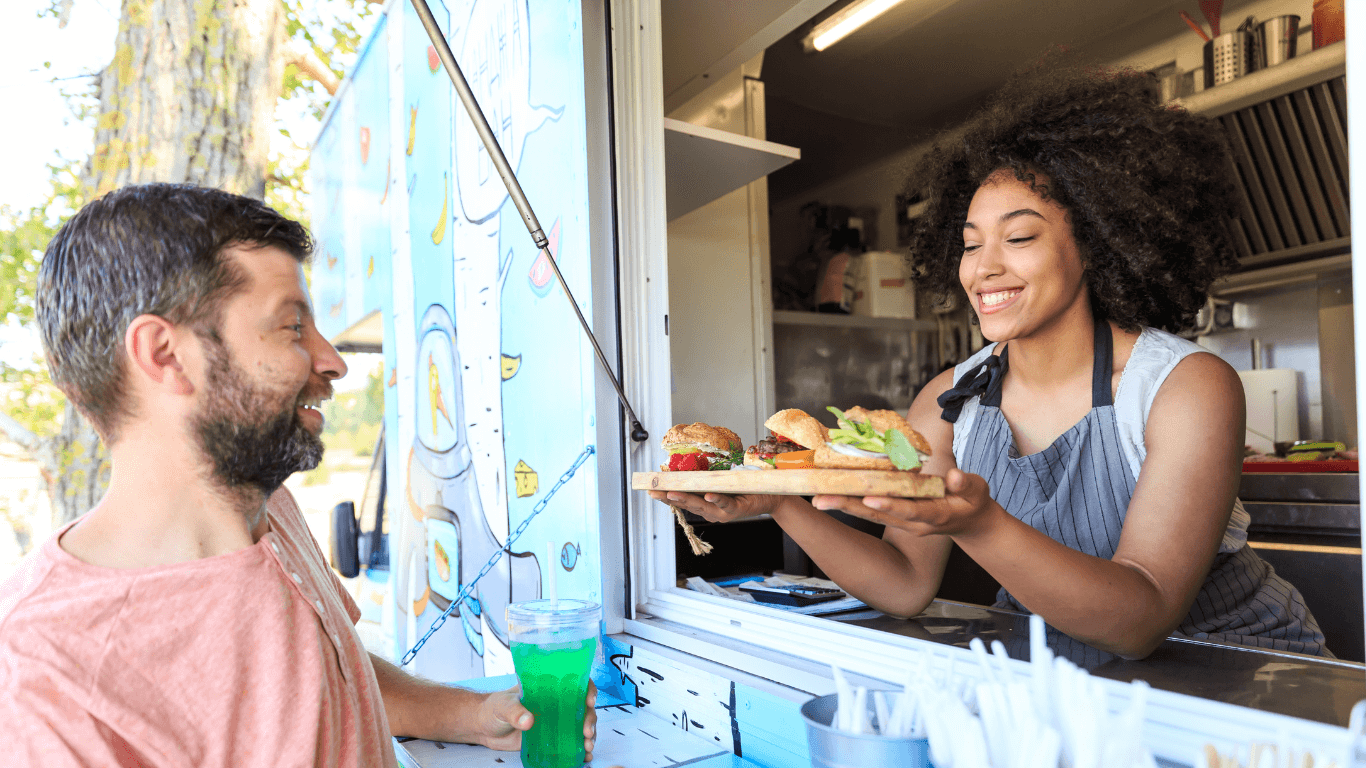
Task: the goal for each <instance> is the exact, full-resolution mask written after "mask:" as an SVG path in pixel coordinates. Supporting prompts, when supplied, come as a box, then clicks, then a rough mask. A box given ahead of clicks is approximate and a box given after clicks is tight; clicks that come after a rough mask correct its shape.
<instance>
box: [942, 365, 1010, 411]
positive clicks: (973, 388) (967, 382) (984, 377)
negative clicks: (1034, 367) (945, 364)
mask: <svg viewBox="0 0 1366 768" xmlns="http://www.w3.org/2000/svg"><path fill="white" fill-rule="evenodd" d="M1004 354H1005V352H1004V350H1002V355H1001V356H997V355H989V356H988V357H987V359H986V360H985V361H984V362H983V363H982V364H981V365H979V366H977V367H976V368H973V369H972V370H970V371H968V372H967V373H965V374H963V376H962V377H961V378H959V379H958V383H957V384H955V385H954V386H953V387H952V388H951V389H948V390H945V391H944V394H942V395H940V396H939V400H938V403H939V407H940V408H943V409H944V411H943V413H942V414H941V416H942V417H943V419H944V421H947V422H949V423H950V424H953V423H956V422H957V421H958V415H959V414H960V413H962V411H963V405H964V404H965V403H967V401H969V400H971V399H972V398H974V397H977V396H978V395H985V394H986V393H987V392H991V391H993V390H999V389H1000V388H1001V377H1002V376H1004V375H1005V365H1004V364H1003V363H1002V357H1003V356H1004Z"/></svg>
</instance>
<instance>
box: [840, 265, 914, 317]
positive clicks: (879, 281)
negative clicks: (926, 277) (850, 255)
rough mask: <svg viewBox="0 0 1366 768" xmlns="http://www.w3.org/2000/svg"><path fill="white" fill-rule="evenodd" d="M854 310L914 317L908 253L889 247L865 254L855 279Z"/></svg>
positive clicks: (887, 315)
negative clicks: (891, 249) (904, 253)
mask: <svg viewBox="0 0 1366 768" xmlns="http://www.w3.org/2000/svg"><path fill="white" fill-rule="evenodd" d="M853 308H854V314H856V315H866V316H869V317H900V318H906V319H912V318H914V317H915V285H914V284H913V283H912V282H911V278H910V272H909V271H908V270H907V267H906V257H905V256H903V255H901V254H899V253H891V252H888V251H870V252H868V253H865V254H863V258H862V263H861V264H860V265H859V271H858V273H857V275H856V280H855V282H854V305H853Z"/></svg>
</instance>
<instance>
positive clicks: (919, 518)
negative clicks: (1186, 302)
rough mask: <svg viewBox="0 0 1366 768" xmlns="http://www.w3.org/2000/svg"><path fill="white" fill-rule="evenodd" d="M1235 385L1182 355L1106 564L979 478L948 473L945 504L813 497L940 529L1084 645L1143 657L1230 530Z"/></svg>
mask: <svg viewBox="0 0 1366 768" xmlns="http://www.w3.org/2000/svg"><path fill="white" fill-rule="evenodd" d="M1244 418H1245V410H1244V404H1243V389H1242V383H1241V382H1240V381H1239V380H1238V376H1237V374H1236V373H1235V372H1234V371H1233V369H1232V368H1230V367H1229V366H1228V364H1227V363H1225V362H1223V361H1222V360H1220V359H1219V358H1217V357H1215V356H1214V355H1209V354H1195V355H1190V356H1188V357H1187V358H1186V359H1185V360H1183V361H1182V362H1181V363H1180V364H1178V365H1177V367H1176V369H1175V370H1173V371H1172V373H1171V375H1170V376H1168V378H1167V380H1166V381H1165V382H1164V383H1163V385H1162V388H1161V389H1160V390H1159V392H1158V395H1157V398H1156V400H1155V401H1154V403H1153V407H1152V410H1151V411H1150V413H1149V414H1148V422H1147V427H1146V430H1145V445H1146V448H1147V452H1148V455H1147V458H1146V459H1145V460H1144V463H1143V469H1142V472H1141V473H1140V475H1139V479H1138V483H1137V486H1136V487H1135V489H1134V495H1133V498H1132V499H1131V501H1130V503H1129V508H1128V512H1127V514H1126V518H1125V522H1124V528H1123V531H1122V533H1121V535H1120V542H1119V547H1118V549H1117V551H1116V552H1115V555H1114V557H1113V558H1112V559H1110V560H1103V559H1101V558H1098V557H1093V556H1090V555H1087V554H1084V553H1082V552H1078V551H1076V550H1074V549H1070V548H1068V547H1066V546H1064V545H1062V544H1059V543H1058V542H1056V541H1053V540H1052V539H1050V538H1048V537H1047V536H1045V535H1044V534H1042V533H1040V532H1038V531H1036V530H1034V529H1033V528H1031V527H1029V526H1028V525H1025V524H1024V523H1022V522H1020V521H1019V520H1017V519H1015V518H1014V517H1012V516H1011V515H1010V514H1009V513H1007V512H1006V511H1005V510H1004V509H1002V508H1001V506H1000V505H999V504H997V503H996V502H995V501H993V500H991V499H990V496H989V493H988V491H987V489H986V483H985V481H983V480H982V479H981V478H979V477H977V476H976V475H968V474H966V473H962V472H958V471H953V472H950V473H949V474H948V476H947V477H946V483H947V486H948V490H949V495H948V496H947V497H946V498H945V499H941V500H933V501H923V502H913V501H907V500H904V499H878V498H868V499H864V500H862V502H860V501H859V500H856V499H842V498H841V497H817V498H816V499H815V500H814V501H815V503H816V506H818V507H821V506H825V507H827V508H839V509H842V510H844V511H845V512H848V513H849V514H856V515H859V516H860V517H864V518H867V519H869V520H874V521H876V522H882V523H886V524H888V525H893V526H897V527H899V528H901V529H903V530H905V531H907V532H909V533H911V534H912V535H914V534H927V533H931V534H948V535H950V536H952V537H953V539H954V540H955V541H957V542H958V544H959V546H961V547H962V548H963V550H964V551H965V552H966V553H967V554H968V555H969V556H971V557H972V558H973V559H974V560H976V561H977V562H978V563H979V564H980V565H981V566H982V567H983V568H985V569H986V570H987V571H988V572H989V573H991V574H992V575H993V576H995V577H996V579H997V580H998V581H1000V582H1001V584H1002V585H1003V586H1004V587H1005V588H1006V589H1007V590H1009V591H1010V593H1011V594H1012V595H1013V596H1014V597H1015V599H1016V600H1018V601H1019V602H1020V604H1021V605H1024V606H1025V607H1027V608H1028V609H1029V610H1031V611H1033V612H1035V613H1038V614H1039V615H1041V616H1043V617H1044V618H1045V619H1046V620H1047V621H1048V623H1049V624H1051V625H1052V626H1054V627H1056V628H1057V629H1059V630H1061V631H1062V632H1065V633H1066V634H1068V635H1071V636H1072V637H1075V638H1077V639H1079V640H1081V641H1083V642H1085V643H1087V644H1088V645H1092V646H1095V647H1097V648H1100V649H1102V650H1107V651H1110V652H1112V653H1115V654H1118V655H1120V656H1125V657H1130V658H1141V657H1143V656H1146V655H1148V654H1149V653H1151V652H1152V651H1153V649H1154V648H1156V647H1157V645H1158V644H1159V643H1161V642H1162V640H1163V639H1164V638H1166V637H1167V636H1168V635H1169V634H1170V633H1171V631H1172V630H1173V629H1175V628H1176V626H1177V625H1178V624H1180V623H1181V620H1182V619H1183V618H1185V616H1186V614H1187V613H1188V612H1189V611H1190V606H1191V603H1192V602H1193V601H1194V599H1195V595H1196V594H1197V593H1198V592H1199V590H1200V587H1201V585H1202V584H1203V583H1204V580H1205V578H1206V577H1207V576H1208V574H1209V569H1210V565H1211V563H1212V562H1213V559H1214V555H1215V553H1216V552H1217V551H1218V548H1219V542H1220V540H1221V539H1222V537H1223V533H1224V530H1225V528H1226V527H1227V526H1228V519H1229V514H1230V512H1231V511H1232V508H1233V499H1234V497H1235V496H1236V494H1237V490H1238V479H1239V477H1240V473H1241V460H1242V458H1241V457H1242V439H1243V430H1244V424H1243V422H1244Z"/></svg>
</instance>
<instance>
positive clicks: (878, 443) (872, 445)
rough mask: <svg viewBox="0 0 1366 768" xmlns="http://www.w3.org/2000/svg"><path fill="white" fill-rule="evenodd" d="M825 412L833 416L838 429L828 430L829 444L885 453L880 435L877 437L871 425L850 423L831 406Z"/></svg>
mask: <svg viewBox="0 0 1366 768" xmlns="http://www.w3.org/2000/svg"><path fill="white" fill-rule="evenodd" d="M827 410H829V411H830V412H831V413H833V414H835V418H836V419H838V420H839V427H838V428H837V429H832V430H830V442H832V443H839V444H841V445H852V446H854V447H855V448H860V449H862V450H865V451H874V452H876V453H886V452H887V447H886V443H885V441H884V439H883V437H882V435H879V434H878V431H877V430H876V429H873V425H872V424H868V423H866V422H859V421H850V420H849V419H847V418H845V416H844V412H843V411H841V410H840V409H838V408H836V407H834V406H833V405H832V406H830V407H829V408H828V409H827Z"/></svg>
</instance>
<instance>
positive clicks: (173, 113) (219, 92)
mask: <svg viewBox="0 0 1366 768" xmlns="http://www.w3.org/2000/svg"><path fill="white" fill-rule="evenodd" d="M283 18H284V17H283V14H282V12H281V7H280V0H198V1H197V2H186V1H185V0H124V4H123V15H122V18H120V19H119V33H118V38H117V40H116V41H115V46H114V61H113V62H112V63H111V64H110V65H109V66H108V67H107V68H105V70H104V71H103V72H102V73H101V74H100V78H99V83H100V84H99V90H100V118H99V123H98V127H97V128H96V131H95V152H94V154H93V155H92V156H91V158H90V163H89V165H88V166H87V169H86V182H87V185H88V188H89V189H90V190H92V191H93V192H94V193H95V194H96V195H98V194H103V193H105V192H108V191H110V190H112V189H116V188H118V187H121V186H123V185H125V184H139V183H144V182H150V181H170V182H188V183H191V184H199V185H203V186H208V187H217V188H220V189H226V190H228V191H229V192H237V193H239V194H243V195H250V196H252V197H263V196H264V195H265V179H266V160H267V153H268V151H269V148H270V136H271V133H273V132H274V124H275V102H276V100H277V99H278V97H279V96H280V87H281V82H282V81H283V78H284V64H283V60H282V57H281V56H280V55H279V53H280V49H281V46H283V45H284V44H285V42H286V39H287V36H286V34H285V29H284V24H283Z"/></svg>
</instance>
